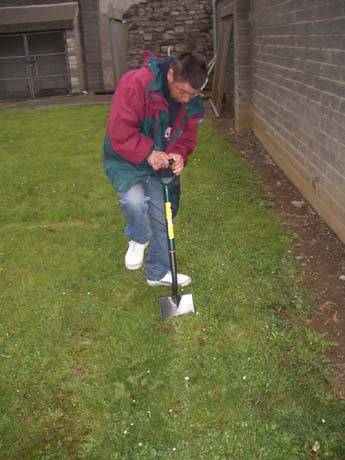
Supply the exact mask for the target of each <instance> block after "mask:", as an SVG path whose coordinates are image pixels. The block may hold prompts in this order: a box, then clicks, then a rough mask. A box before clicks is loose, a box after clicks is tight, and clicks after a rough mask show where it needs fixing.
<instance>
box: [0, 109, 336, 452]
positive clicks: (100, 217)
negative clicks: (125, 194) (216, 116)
mask: <svg viewBox="0 0 345 460" xmlns="http://www.w3.org/2000/svg"><path fill="white" fill-rule="evenodd" d="M106 116H107V107H87V108H59V109H49V110H33V111H31V110H9V111H2V112H1V113H0V126H1V129H0V155H1V179H0V181H1V182H0V192H1V204H0V206H1V212H0V226H1V227H0V296H1V297H0V299H1V300H0V302H1V305H0V360H1V372H0V385H1V391H0V407H1V412H0V433H1V435H0V458H3V459H6V460H7V459H30V460H31V459H75V458H78V459H79V458H80V459H105V460H108V459H153V458H157V459H169V458H175V459H179V460H184V459H186V460H189V459H235V460H241V459H248V460H253V459H268V460H275V459H286V460H293V459H316V458H317V459H321V458H322V459H323V458H325V459H326V458H327V459H343V458H345V446H344V438H343V432H344V424H345V415H344V414H345V411H344V404H343V402H341V401H339V400H337V399H336V398H335V397H334V396H333V394H332V390H331V387H330V384H329V380H330V378H331V376H330V375H329V372H328V371H327V367H326V363H325V360H324V358H322V354H321V353H322V351H323V350H324V349H325V346H326V345H327V344H326V343H325V342H324V341H323V340H322V338H321V337H320V336H318V335H317V334H316V333H314V332H312V331H311V330H310V329H308V327H307V326H306V323H305V321H304V319H305V315H306V314H307V313H308V312H309V311H310V309H311V308H312V307H311V303H310V299H309V298H308V297H307V296H306V295H305V294H304V293H303V292H301V290H300V288H299V287H298V284H297V281H296V280H297V276H296V274H297V267H296V266H295V263H294V261H293V256H292V246H291V242H290V238H289V235H288V234H287V232H286V231H285V230H283V229H282V228H281V227H280V226H279V224H278V222H277V220H276V218H275V217H274V215H273V214H272V212H271V210H270V209H269V206H268V205H267V203H266V198H265V196H264V194H263V192H262V190H261V187H260V183H259V181H258V179H257V178H256V176H255V175H254V173H253V172H252V170H251V169H250V167H249V166H248V164H247V163H246V162H245V161H243V160H242V159H241V158H240V157H239V155H238V153H237V152H236V151H235V150H234V149H233V148H232V146H231V145H230V144H229V143H228V142H227V141H226V140H224V138H223V137H222V136H221V135H220V134H219V133H217V131H216V129H215V127H214V125H213V124H212V123H211V122H207V123H205V124H204V125H202V127H201V132H200V136H199V138H200V139H199V141H200V142H199V147H198V149H197V150H196V152H195V153H194V154H193V156H192V157H191V159H190V163H189V166H188V168H187V169H186V171H185V172H184V177H183V184H182V186H183V197H182V203H181V208H180V214H179V217H178V219H177V222H176V229H175V233H176V238H177V249H178V251H177V252H178V254H177V255H178V263H179V266H180V269H181V271H182V272H186V273H188V274H190V275H192V277H193V283H192V285H191V286H190V287H188V288H186V290H185V292H193V298H194V302H195V304H196V306H197V307H198V314H196V315H190V316H184V317H180V318H178V319H171V320H169V321H167V322H165V323H162V322H161V320H160V315H159V305H158V298H159V296H161V295H167V293H168V292H169V291H168V290H167V289H164V288H149V287H148V286H147V285H146V282H145V276H144V270H143V269H141V270H139V271H135V272H129V271H126V270H125V268H124V263H123V258H124V253H125V250H126V238H125V237H124V235H123V225H124V221H123V218H122V216H121V213H120V209H119V206H118V204H117V199H116V196H115V193H114V192H113V190H112V188H111V185H110V184H109V183H108V181H107V179H106V176H105V175H104V173H103V171H102V166H101V161H100V159H101V145H102V138H103V133H104V127H105V123H106ZM312 449H314V451H313V450H312Z"/></svg>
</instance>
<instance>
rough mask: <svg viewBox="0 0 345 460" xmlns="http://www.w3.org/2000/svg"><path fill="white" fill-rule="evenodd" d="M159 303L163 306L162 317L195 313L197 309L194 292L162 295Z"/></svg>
mask: <svg viewBox="0 0 345 460" xmlns="http://www.w3.org/2000/svg"><path fill="white" fill-rule="evenodd" d="M159 305H160V307H161V318H162V319H167V318H170V317H174V316H180V315H186V314H188V313H194V311H195V309H194V302H193V295H192V294H183V295H182V296H179V295H177V296H169V297H161V298H160V299H159Z"/></svg>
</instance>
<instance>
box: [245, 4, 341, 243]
mask: <svg viewBox="0 0 345 460" xmlns="http://www.w3.org/2000/svg"><path fill="white" fill-rule="evenodd" d="M251 19H252V33H253V37H252V59H253V74H252V75H253V80H252V101H251V103H252V116H253V125H252V126H253V130H254V133H255V134H256V136H257V137H258V138H259V139H260V140H261V142H262V143H263V144H264V146H265V147H266V148H267V150H268V151H269V152H270V153H271V155H272V157H273V158H274V159H275V160H276V161H277V163H278V164H279V165H280V166H281V167H282V169H283V170H284V171H285V173H286V174H287V175H288V176H289V177H290V178H291V179H292V180H293V182H294V183H295V184H296V186H297V187H298V188H299V189H300V190H301V191H302V193H303V194H304V196H305V197H306V198H307V199H308V201H309V202H310V203H311V204H312V205H313V206H314V208H315V209H316V210H317V211H318V213H319V214H320V215H321V216H322V217H323V218H324V219H325V220H326V221H327V222H328V224H329V225H330V226H331V227H332V228H333V229H334V230H335V231H336V232H337V233H338V235H339V236H340V238H342V240H343V241H345V2H344V0H338V1H337V0H322V1H321V0H288V1H285V2H277V1H276V0H254V1H253V2H252V11H251Z"/></svg>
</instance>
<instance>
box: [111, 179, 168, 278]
mask: <svg viewBox="0 0 345 460" xmlns="http://www.w3.org/2000/svg"><path fill="white" fill-rule="evenodd" d="M119 195H120V206H121V210H122V213H123V215H124V217H125V219H126V227H125V235H126V236H127V237H128V239H129V240H133V241H136V242H137V243H140V244H144V243H147V242H148V241H150V245H149V248H148V254H147V257H146V262H145V265H146V276H147V279H149V280H155V281H157V280H160V279H161V278H163V276H164V275H165V274H166V273H167V272H168V271H169V270H170V265H169V253H168V239H167V234H166V224H165V214H164V200H163V186H162V184H161V183H160V182H159V180H158V179H156V178H155V177H153V176H149V177H148V178H147V179H145V180H144V181H140V182H137V183H136V184H134V185H133V186H132V187H131V188H130V189H129V190H128V191H127V192H122V193H119Z"/></svg>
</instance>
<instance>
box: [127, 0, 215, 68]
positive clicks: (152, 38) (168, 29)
mask: <svg viewBox="0 0 345 460" xmlns="http://www.w3.org/2000/svg"><path fill="white" fill-rule="evenodd" d="M124 19H125V20H126V21H127V22H128V52H127V60H128V66H129V68H135V67H137V66H139V65H140V64H142V61H143V57H144V50H151V51H153V52H155V53H159V54H162V55H165V54H166V53H167V49H168V46H173V49H172V52H173V53H176V54H178V53H180V52H183V51H198V52H200V53H202V54H204V55H205V56H206V58H207V59H208V60H210V59H211V58H212V56H213V42H212V2H211V1H210V0H200V1H197V0H185V1H183V2H181V1H179V0H157V1H147V2H142V3H139V4H137V5H133V6H132V7H131V8H129V9H128V10H127V11H126V13H125V15H124Z"/></svg>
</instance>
